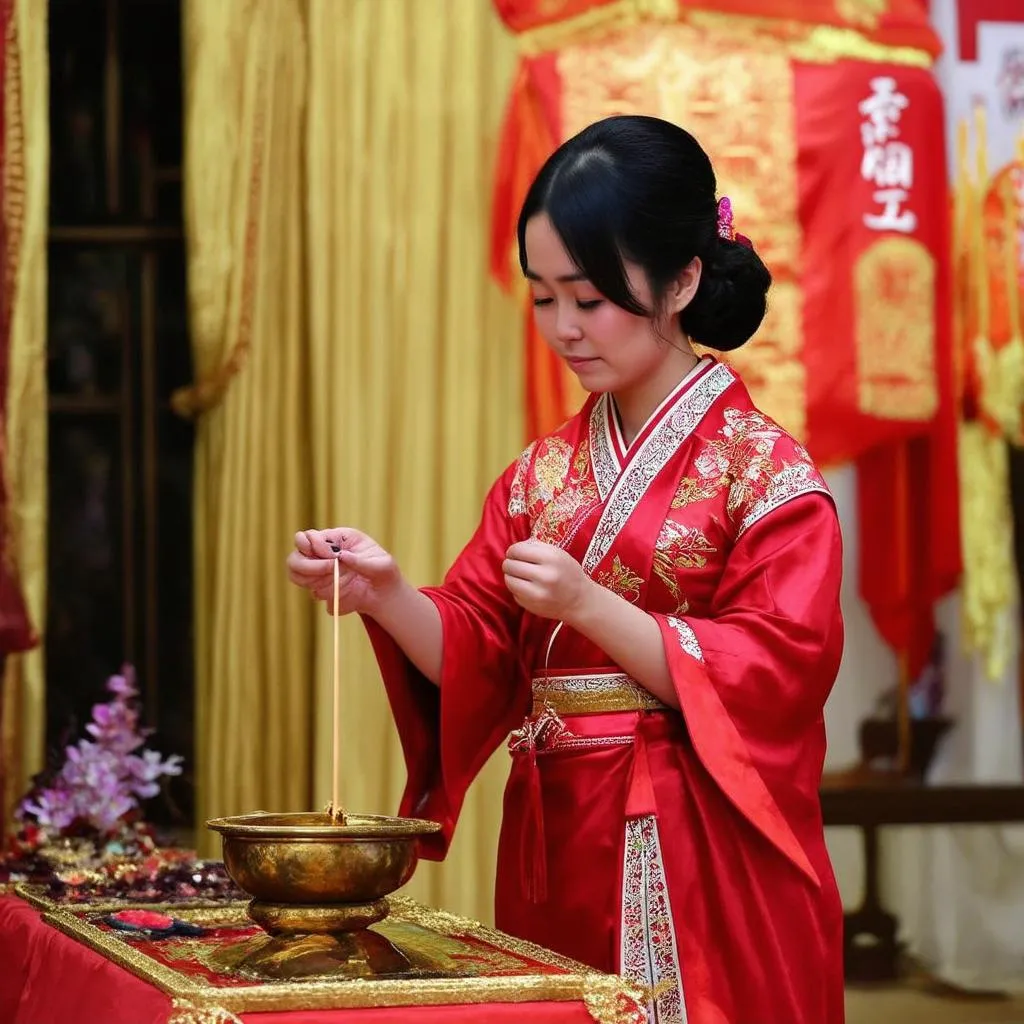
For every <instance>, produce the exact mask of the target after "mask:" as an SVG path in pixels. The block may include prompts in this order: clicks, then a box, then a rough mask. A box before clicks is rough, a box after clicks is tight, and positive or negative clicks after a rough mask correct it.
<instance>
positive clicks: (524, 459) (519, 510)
mask: <svg viewBox="0 0 1024 1024" xmlns="http://www.w3.org/2000/svg"><path fill="white" fill-rule="evenodd" d="M536 447H537V442H536V441H534V442H533V444H531V445H530V446H529V447H528V448H527V449H526V450H525V451H524V452H523V453H522V454H521V455H520V456H519V458H518V459H517V460H516V468H515V472H514V473H513V474H512V485H511V487H510V488H509V494H508V514H509V515H510V516H525V515H526V513H527V512H528V511H529V509H528V507H527V504H526V477H527V474H528V473H529V472H530V460H531V459H532V458H533V452H534V449H536Z"/></svg>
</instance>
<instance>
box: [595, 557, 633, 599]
mask: <svg viewBox="0 0 1024 1024" xmlns="http://www.w3.org/2000/svg"><path fill="white" fill-rule="evenodd" d="M596 581H597V582H598V583H600V584H601V586H602V587H606V588H607V589H608V590H610V591H611V592H612V593H613V594H618V595H619V597H624V598H625V599H626V600H627V601H630V602H632V603H633V604H636V602H637V601H639V600H640V588H641V587H642V586H643V585H644V581H643V577H642V576H638V575H637V574H636V573H635V572H633V570H632V569H630V568H629V566H628V565H623V563H622V559H621V558H619V556H618V555H615V556H614V557H613V558H612V564H611V568H610V569H605V570H604V572H601V573H598V575H597V577H596Z"/></svg>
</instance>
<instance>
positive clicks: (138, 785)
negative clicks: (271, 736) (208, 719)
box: [17, 665, 182, 834]
mask: <svg viewBox="0 0 1024 1024" xmlns="http://www.w3.org/2000/svg"><path fill="white" fill-rule="evenodd" d="M107 690H108V691H109V692H110V693H112V694H113V695H114V698H113V700H111V701H109V702H108V703H106V704H97V705H95V707H93V709H92V721H91V722H90V723H89V724H88V725H87V726H86V727H85V728H86V732H87V733H88V734H89V735H90V736H91V737H92V739H90V740H86V739H82V740H79V741H78V743H76V744H75V745H74V746H70V747H68V748H67V749H66V751H65V754H66V760H65V762H64V765H63V766H62V768H61V770H60V773H59V774H58V775H57V777H56V778H55V779H54V780H53V782H52V784H51V785H50V786H48V787H47V788H44V789H41V790H38V791H37V792H34V793H30V794H29V795H28V796H27V797H25V799H24V800H23V801H22V802H21V805H20V806H19V807H18V811H17V814H18V817H19V818H21V819H22V820H26V819H31V820H34V821H35V822H36V823H37V824H38V825H39V826H40V828H42V829H43V830H44V831H47V832H53V833H58V834H59V833H60V832H61V831H62V830H64V829H66V828H68V827H69V826H71V825H72V824H74V823H75V822H82V823H85V824H87V825H89V826H91V827H92V828H93V829H95V830H97V831H99V832H100V833H103V834H107V833H110V832H113V831H116V830H117V828H118V826H119V825H120V824H121V822H122V820H123V819H124V817H125V815H127V814H128V813H129V812H131V811H132V810H134V809H135V808H136V807H138V805H139V801H140V800H148V799H150V798H151V797H154V796H156V795H157V793H159V792H160V782H159V780H160V779H162V778H164V777H165V776H170V775H180V774H181V771H182V759H181V757H180V756H179V755H177V754H173V755H171V756H170V757H167V758H164V757H163V756H162V755H161V754H160V753H159V751H156V750H139V749H138V748H139V747H141V746H142V744H143V743H144V742H145V738H146V736H147V735H148V733H147V732H146V730H144V729H141V728H140V727H139V713H138V709H137V706H136V704H135V698H136V696H137V695H138V690H137V689H136V687H135V673H134V671H133V670H132V668H131V666H130V665H129V666H125V668H124V669H123V670H122V675H120V676H113V677H111V679H110V680H108V682H107Z"/></svg>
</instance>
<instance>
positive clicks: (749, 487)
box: [671, 409, 828, 537]
mask: <svg viewBox="0 0 1024 1024" xmlns="http://www.w3.org/2000/svg"><path fill="white" fill-rule="evenodd" d="M724 418H725V426H724V427H722V429H721V430H720V431H719V432H718V436H716V437H714V438H712V439H711V440H709V441H705V442H704V448H703V450H702V451H700V452H699V453H698V454H697V457H696V458H695V459H694V460H693V470H694V472H693V474H692V475H690V476H686V477H684V478H683V479H682V480H681V481H680V482H679V486H678V488H677V489H676V493H675V496H674V497H673V499H672V503H671V508H673V509H679V508H685V507H686V506H688V505H693V504H695V503H697V502H699V501H705V500H707V499H709V498H713V497H715V495H717V494H718V493H719V492H720V491H721V490H722V489H723V488H726V487H727V488H728V495H727V499H726V506H725V507H726V513H727V515H728V517H729V521H730V522H731V523H732V524H733V525H734V526H735V527H736V536H737V537H739V535H740V534H742V533H743V532H744V531H745V530H747V529H749V528H750V527H751V526H752V525H753V524H754V523H755V522H757V520H759V519H761V518H763V517H764V516H765V515H767V514H768V512H770V511H772V510H773V509H775V508H778V507H779V506H780V505H782V504H785V503H786V502H787V501H790V500H791V499H793V498H795V497H797V496H798V495H800V494H804V493H806V492H809V491H821V492H823V493H826V494H827V493H828V491H827V488H826V487H825V483H824V481H823V480H822V478H821V476H820V474H819V473H818V471H817V469H815V467H814V463H813V462H812V461H811V457H810V455H808V453H807V451H806V450H805V449H804V448H803V446H802V445H800V444H799V443H797V442H796V441H791V442H790V443H789V444H788V445H787V447H788V448H789V449H790V450H789V451H788V452H787V453H786V455H787V456H788V457H783V455H781V454H780V453H778V452H777V451H776V447H777V446H778V444H779V441H780V440H783V439H784V438H785V437H786V434H785V432H784V431H783V430H782V429H781V428H780V427H778V426H777V425H776V424H775V423H773V422H772V421H771V420H770V419H768V418H767V417H766V416H764V415H762V414H761V413H760V412H757V411H756V410H754V411H751V412H740V411H739V410H738V409H726V410H725V412H724Z"/></svg>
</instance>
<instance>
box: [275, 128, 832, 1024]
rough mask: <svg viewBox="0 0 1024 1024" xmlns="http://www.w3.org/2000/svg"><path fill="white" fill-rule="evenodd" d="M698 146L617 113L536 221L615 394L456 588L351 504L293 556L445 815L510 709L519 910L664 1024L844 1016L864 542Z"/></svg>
mask: <svg viewBox="0 0 1024 1024" xmlns="http://www.w3.org/2000/svg"><path fill="white" fill-rule="evenodd" d="M715 192H716V184H715V176H714V172H713V170H712V167H711V164H710V162H709V160H708V157H707V156H706V154H705V153H704V152H703V150H702V149H701V148H700V146H699V144H698V143H697V142H696V140H695V139H693V137H692V136H690V135H688V134H687V133H686V132H685V131H683V130H682V129H680V128H678V127H676V126H674V125H672V124H669V123H668V122H665V121H661V120H658V119H655V118H648V117H615V118H609V119H607V120H605V121H601V122H599V123H597V124H594V125H592V126H590V127H589V128H587V129H586V130H585V131H583V132H582V133H581V134H579V135H578V136H576V137H575V138H573V139H571V140H570V141H569V142H567V143H566V144H565V145H563V146H562V147H561V148H560V149H559V150H558V151H557V152H556V153H555V154H554V155H553V156H552V157H551V158H550V160H549V161H548V162H547V164H546V165H545V166H544V168H543V169H542V171H541V172H540V174H539V176H538V177H537V180H536V181H535V182H534V184H533V186H532V187H531V189H530V192H529V194H528V196H527V198H526V202H525V204H524V207H523V210H522V214H521V216H520V220H519V252H520V263H521V265H522V270H523V273H524V275H525V276H526V278H527V280H528V281H529V283H530V287H531V288H532V290H533V298H534V305H535V306H536V317H537V323H538V326H539V328H540V330H541V331H542V333H543V334H544V336H545V338H546V339H547V341H548V343H549V344H550V345H551V346H552V348H553V349H554V350H555V352H557V353H558V355H559V356H561V357H562V358H563V359H565V361H566V362H567V363H568V364H569V366H570V367H571V368H572V369H573V371H575V373H576V374H577V375H578V377H579V379H580V382H581V383H582V384H583V386H584V387H585V388H586V389H587V390H588V391H590V392H591V394H590V396H589V398H588V399H587V401H586V403H585V404H584V406H583V408H582V410H581V411H580V412H579V413H578V414H577V415H576V416H575V417H574V418H573V419H572V420H570V421H569V422H568V423H567V424H566V425H565V426H563V427H561V428H560V429H559V430H557V431H555V432H554V433H553V434H551V435H549V436H548V437H545V438H542V439H540V440H539V441H536V442H535V443H534V444H532V445H530V447H529V448H527V450H526V451H525V452H523V454H522V455H521V456H520V457H519V459H518V460H517V461H516V462H515V463H514V464H513V465H512V466H510V467H509V468H508V469H507V470H506V472H505V473H504V474H503V475H502V476H501V478H500V479H499V480H498V481H497V483H496V484H495V485H494V487H493V488H492V490H491V492H490V494H489V495H488V497H487V499H486V503H485V506H484V513H483V521H482V522H481V524H480V527H479V529H478V530H477V533H476V534H475V536H474V537H473V539H472V540H471V541H470V543H469V545H468V546H467V547H466V549H465V550H464V551H463V553H462V554H461V555H460V557H459V558H458V560H457V561H456V563H455V565H454V566H453V567H452V569H451V571H450V572H449V574H448V576H447V577H446V579H445V582H444V584H443V585H442V586H441V587H435V588H425V589H423V590H416V589H414V588H413V587H412V586H410V584H408V583H407V582H406V581H405V579H404V578H403V577H402V574H401V572H400V571H399V569H398V566H397V565H396V564H395V561H394V559H393V558H392V557H391V555H390V554H388V552H386V551H385V550H383V549H382V548H381V547H380V546H379V545H378V544H376V543H375V542H374V541H373V540H371V539H370V538H369V537H368V536H366V535H365V534H363V533H360V532H358V531H356V530H353V529H349V528H347V527H346V528H338V529H332V530H324V531H314V530H310V531H306V532H305V533H300V534H298V535H297V536H296V550H295V551H294V552H293V553H292V555H291V556H290V558H289V568H290V573H291V578H292V579H293V580H294V581H295V582H296V583H298V584H300V585H302V586H306V587H308V588H310V590H312V592H313V593H314V594H315V595H316V596H317V597H319V598H322V599H325V600H326V599H329V598H330V597H331V593H332V589H331V588H332V565H331V560H332V559H333V558H338V559H339V560H340V562H341V566H342V569H343V571H342V574H341V578H342V598H341V600H342V610H343V611H345V612H353V611H354V612H359V613H361V614H362V615H363V616H364V618H365V620H366V623H367V628H368V629H369V632H370V636H371V639H372V641H373V645H374V649H375V651H376V655H377V658H378V661H379V664H380V667H381V671H382V673H383V676H384V680H385V684H386V686H387V690H388V694H389V698H390V701H391V706H392V709H393V712H394V715H395V720H396V723H397V726H398V729H399V732H400V734H401V738H402V743H403V745H404V749H405V755H406V760H407V763H408V767H409V782H408V787H407V789H406V792H405V796H404V799H403V803H402V808H401V813H402V814H410V815H417V816H421V817H422V816H426V817H430V818H433V819H436V820H438V821H440V822H441V823H442V824H443V826H444V827H443V833H442V838H441V840H440V842H439V844H438V845H437V846H436V847H434V848H433V849H429V850H427V851H425V852H426V853H427V855H428V856H430V855H433V856H436V857H442V856H444V853H445V849H446V847H447V843H448V841H449V840H450V837H451V834H452V830H453V829H454V827H455V822H456V819H457V817H458V814H459V809H460V806H461V804H462V800H463V797H464V795H465V793H466V789H467V787H468V786H469V784H470V782H471V780H472V779H473V777H474V776H475V775H476V773H477V772H478V771H479V769H480V768H481V766H482V765H483V764H484V762H485V761H486V760H487V758H488V757H489V756H490V754H491V753H492V752H493V751H494V750H495V748H496V747H497V746H498V745H499V744H500V743H501V742H502V741H503V740H504V739H505V738H506V737H508V736H509V734H510V733H511V739H510V743H509V746H510V750H511V754H512V773H511V777H510V779H509V783H508V787H507V789H506V793H505V805H504V818H503V824H502V830H501V837H500V843H499V852H498V892H497V906H496V921H497V925H498V927H499V928H502V929H503V930H505V931H507V932H510V933H512V934H514V935H518V936H521V937H523V938H526V939H530V940H533V941H535V942H538V943H540V944H542V945H544V946H547V947H549V948H552V949H554V950H557V951H558V952H561V953H563V954H565V955H568V956H571V957H574V958H576V959H578V960H581V961H584V962H586V963H589V964H592V965H593V966H595V967H598V968H602V969H604V970H609V971H621V972H622V973H623V974H625V975H627V976H629V977H631V978H633V979H634V980H636V981H637V982H638V983H640V984H641V985H643V986H645V987H646V990H647V991H648V992H649V993H650V999H651V1002H650V1006H649V1015H650V1019H651V1020H652V1021H655V1022H660V1024H667V1022H678V1021H687V1022H689V1024H839V1022H841V1021H842V1020H843V986H842V909H841V905H840V901H839V896H838V892H837V889H836V885H835V881H834V878H833V874H832V869H831V865H830V863H829V859H828V854H827V852H826V849H825V842H824V835H823V828H822V820H821V812H820V806H819V801H818V785H819V782H820V778H821V770H822V764H823V760H824V753H825V732H824V723H823V715H822V710H823V706H824V703H825V699H826V697H827V696H828V693H829V690H830V689H831V687H832V684H833V682H834V680H835V677H836V673H837V671H838V667H839V660H840V655H841V652H842V644H843V627H842V619H841V617H840V611H839V585H840V576H841V563H842V555H841V544H840V533H839V524H838V521H837V517H836V513H835V509H834V506H833V503H832V500H831V498H830V496H829V494H828V491H827V489H826V487H825V484H824V482H823V481H822V478H821V476H820V475H819V473H818V472H817V470H816V469H815V467H814V465H813V464H812V463H811V461H810V459H809V457H808V455H807V453H806V452H805V451H804V449H803V448H802V447H801V446H800V445H799V444H798V443H797V442H796V441H794V440H793V438H791V437H790V436H789V435H787V434H786V433H785V432H784V431H783V430H781V429H780V428H779V427H778V426H776V425H775V424H774V423H773V422H772V421H771V420H769V419H768V418H767V417H766V416H764V415H763V414H761V413H760V412H759V411H758V410H757V409H756V408H755V407H754V405H753V404H752V402H751V400H750V396H749V395H748V394H747V391H746V389H745V388H744V387H743V384H742V383H741V382H740V381H739V380H738V378H737V377H736V375H735V374H734V373H733V372H732V371H731V370H730V369H729V368H728V367H726V366H725V365H723V364H721V363H719V362H717V361H715V360H713V359H710V358H707V357H705V358H699V357H698V356H697V354H695V352H694V350H693V348H692V346H691V342H697V343H700V344H701V345H703V346H705V347H707V348H710V349H715V350H720V351H721V350H730V349H734V348H737V347H738V346H740V345H742V344H743V343H744V342H745V341H746V340H747V339H748V338H749V337H750V336H751V335H752V334H753V333H754V332H755V331H756V329H757V328H758V326H759V325H760V323H761V321H762V319H763V317H764V314H765V308H766V293H767V290H768V286H769V284H770V276H769V273H768V271H767V270H766V269H765V266H764V264H763V263H762V262H761V260H760V258H759V257H758V256H757V255H756V253H755V252H754V250H753V248H752V247H751V245H750V242H749V241H748V240H747V239H745V238H743V237H742V236H739V235H735V233H734V232H733V230H732V217H731V208H730V206H729V203H728V200H726V199H722V200H719V201H716V198H715Z"/></svg>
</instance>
